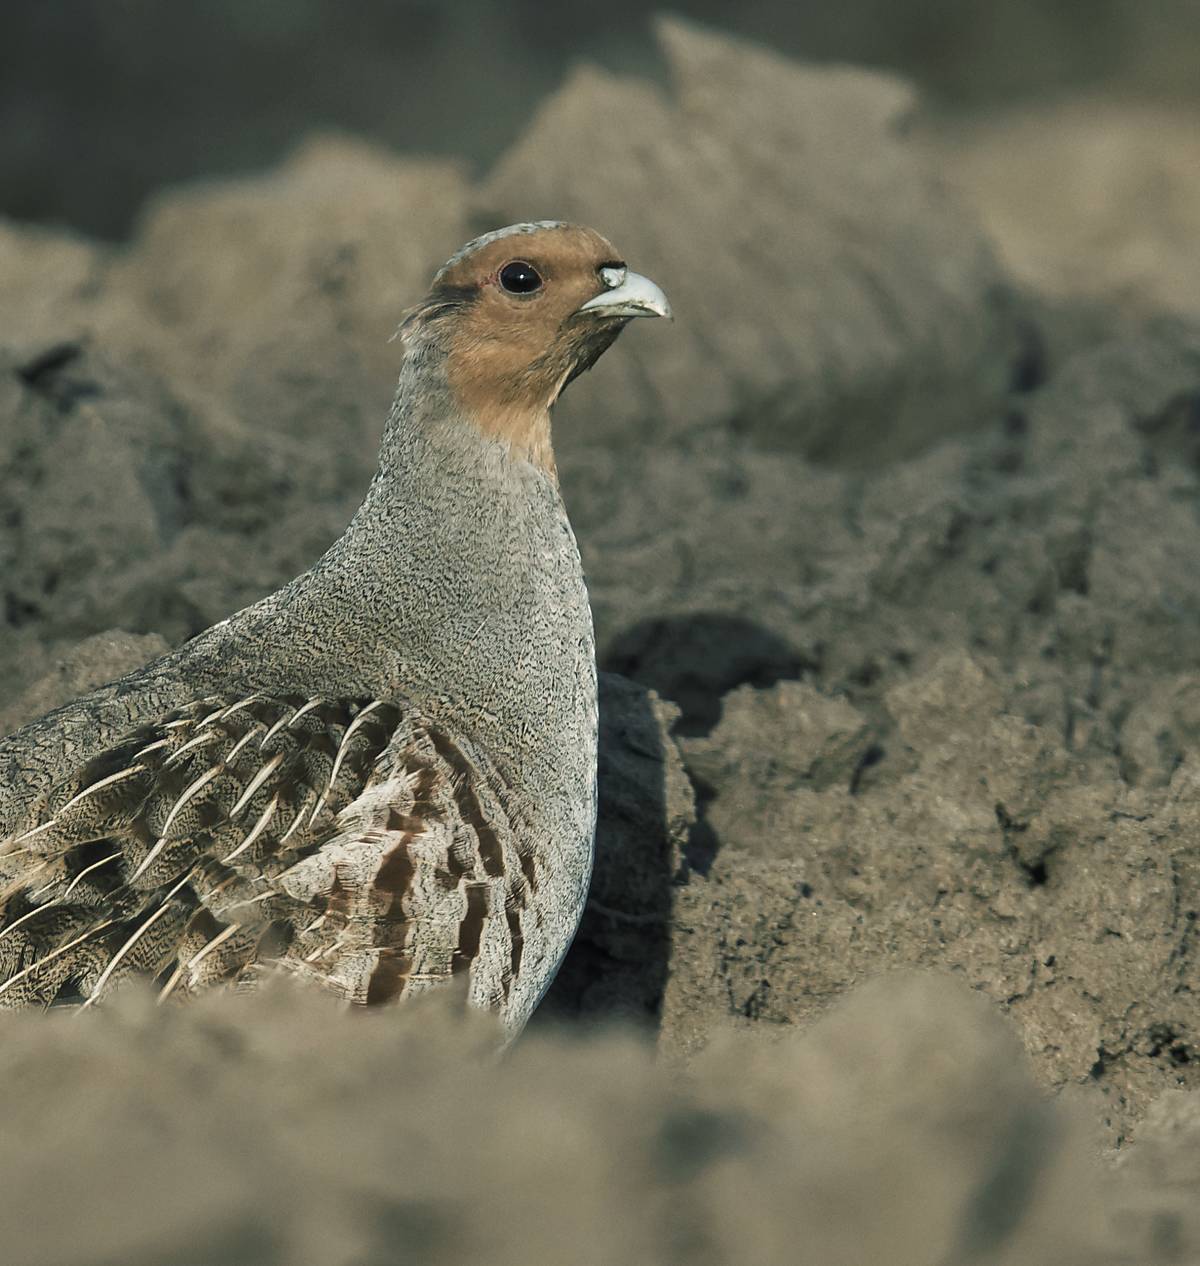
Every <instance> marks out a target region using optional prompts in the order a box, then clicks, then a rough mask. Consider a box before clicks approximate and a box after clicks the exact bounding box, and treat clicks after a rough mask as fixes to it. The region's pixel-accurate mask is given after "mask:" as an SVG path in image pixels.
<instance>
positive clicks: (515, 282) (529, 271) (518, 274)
mask: <svg viewBox="0 0 1200 1266" xmlns="http://www.w3.org/2000/svg"><path fill="white" fill-rule="evenodd" d="M500 284H501V285H502V286H503V287H504V289H505V290H507V291H508V292H509V294H514V295H530V294H533V292H534V291H535V290H540V289H541V288H542V277H541V274H540V273H539V272H538V270H537V269H536V268H534V266H533V265H532V264H527V263H525V261H524V260H523V259H514V260H513V262H512V263H511V264H505V265H504V267H503V268H502V269H500Z"/></svg>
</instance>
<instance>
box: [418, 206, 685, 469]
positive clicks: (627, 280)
mask: <svg viewBox="0 0 1200 1266" xmlns="http://www.w3.org/2000/svg"><path fill="white" fill-rule="evenodd" d="M669 313H670V309H669V308H668V306H667V302H666V299H665V297H664V296H663V294H662V292H661V291H660V290H659V289H658V287H657V286H655V285H654V284H653V283H652V282H649V281H647V279H646V278H644V277H639V276H638V275H637V274H636V273H630V272H629V271H628V269H627V268H626V266H625V263H624V261H623V260H622V259H621V257H620V255H619V254H618V252H617V251H616V249H615V248H614V247H613V245H612V244H611V243H610V242H608V241H607V240H606V239H605V238H603V237H601V236H600V234H599V233H597V232H595V231H594V230H593V229H589V228H583V227H580V226H577V225H571V224H557V223H543V224H531V225H518V226H515V227H513V228H511V229H503V230H500V231H499V232H498V233H493V234H487V235H486V236H484V237H482V238H478V239H476V241H474V242H472V243H470V244H468V245H467V246H466V247H464V248H463V250H462V251H460V252H459V253H458V254H457V255H456V256H455V257H454V258H453V259H451V260H450V262H449V263H448V264H447V265H446V266H445V267H444V268H443V269H442V270H441V271H440V272H439V273H438V274H437V276H436V277H435V278H434V283H433V286H432V288H431V290H430V292H429V294H428V295H427V296H426V298H425V300H424V301H423V302H422V303H421V304H420V305H418V307H417V308H415V309H414V310H413V311H412V313H411V314H410V315H409V316H408V318H407V320H406V321H405V323H404V325H403V326H402V327H401V329H402V335H403V337H404V338H405V340H406V342H410V343H411V342H415V341H433V342H435V343H436V345H437V346H439V347H440V348H441V349H442V351H443V352H444V354H445V358H446V378H447V382H448V384H449V386H450V388H451V391H452V392H453V393H454V395H455V397H456V401H457V403H458V405H459V407H460V408H461V409H462V411H463V412H464V414H466V415H467V416H468V417H470V418H472V419H473V420H474V421H476V423H477V424H478V425H479V426H480V428H481V429H483V430H484V431H485V432H487V433H488V434H492V435H495V436H498V437H501V438H508V439H510V440H511V441H513V442H522V437H525V436H526V435H528V434H532V432H533V431H534V430H536V429H537V428H538V427H539V426H542V425H543V420H544V419H545V418H546V416H547V414H548V411H549V409H550V406H551V405H552V404H553V403H554V401H555V400H556V399H557V398H558V395H559V393H560V392H561V391H562V389H563V387H564V386H565V385H566V384H567V383H568V382H569V381H570V380H571V379H572V378H574V377H575V376H576V375H577V374H580V373H582V372H583V371H584V370H585V369H590V368H591V366H592V365H593V364H595V362H596V360H597V359H598V358H599V357H600V355H601V354H602V353H603V352H604V351H605V349H606V348H608V347H609V346H610V345H611V343H612V341H613V340H614V339H615V338H616V337H617V335H618V334H619V333H620V332H621V330H622V329H623V328H624V327H625V325H626V324H627V323H628V321H629V320H630V319H631V318H632V317H635V316H667V315H669ZM548 442H549V441H548V432H547V439H546V444H547V446H548Z"/></svg>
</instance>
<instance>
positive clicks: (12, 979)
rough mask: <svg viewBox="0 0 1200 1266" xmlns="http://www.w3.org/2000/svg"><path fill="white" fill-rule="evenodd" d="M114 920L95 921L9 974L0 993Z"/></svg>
mask: <svg viewBox="0 0 1200 1266" xmlns="http://www.w3.org/2000/svg"><path fill="white" fill-rule="evenodd" d="M115 922H116V920H115V919H105V920H104V922H103V923H97V924H96V926H95V927H93V928H88V930H87V931H86V932H84V933H82V934H81V935H80V936H77V937H76V938H75V939H74V940H73V941H68V942H67V943H66V944H65V945H60V946H59V947H58V949H56V950H51V951H50V953H49V954H43V955H42V957H41V958H39V959H38V960H37V962H36V963H30V964H29V966H28V967H26V968H25V969H24V970H23V971H19V972H17V974H16V975H15V976H10V977H9V978H8V979H7V980H6V981H5V982H4V984H2V985H0V994H5V993H7V992H8V991H9V990H10V989H11V988H12V987H13V985H15V984H17V983H18V982H20V981H22V980H24V979H25V977H26V976H29V975H31V974H32V973H33V972H36V971H40V970H41V969H42V968H43V967H45V966H46V964H47V963H52V962H53V961H54V960H55V959H56V958H61V957H62V956H63V955H64V954H66V953H67V952H68V951H70V950H73V949H74V948H75V946H76V945H82V944H83V943H84V941H88V940H91V938H92V937H93V936H98V935H99V934H100V933H101V932H103V931H104V929H105V928H110V927H112V925H113V924H114V923H115Z"/></svg>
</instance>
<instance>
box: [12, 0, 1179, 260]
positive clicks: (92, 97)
mask: <svg viewBox="0 0 1200 1266" xmlns="http://www.w3.org/2000/svg"><path fill="white" fill-rule="evenodd" d="M658 7H659V6H655V5H653V4H650V3H642V2H640V0H609V2H608V3H606V4H602V5H599V4H596V5H593V4H588V5H566V4H563V5H552V4H544V3H541V2H540V0H448V2H439V0H357V2H356V3H354V4H352V5H346V4H342V3H338V0H257V2H256V3H253V4H244V3H240V2H239V0H211V2H210V3H205V4H196V3H173V4H170V5H163V4H160V3H156V0H35V2H33V3H30V2H28V0H25V2H21V0H17V2H15V3H9V4H6V5H5V6H4V38H3V40H0V213H3V214H6V215H11V216H15V217H18V218H21V219H29V220H42V221H48V222H53V223H57V224H63V225H70V226H72V227H75V228H78V229H81V230H83V231H85V232H87V233H89V234H94V235H99V236H101V237H107V238H122V237H124V236H126V235H127V234H128V233H129V231H130V226H131V222H132V220H133V217H134V216H135V215H136V213H137V210H138V207H139V206H140V205H141V203H142V201H143V200H144V199H145V197H146V196H147V194H148V193H150V192H151V191H152V190H154V189H155V188H156V187H157V186H159V185H161V184H164V183H168V182H174V181H179V180H184V179H188V178H191V177H197V176H208V175H219V174H227V173H234V172H245V171H252V170H256V169H258V168H261V167H263V166H266V165H268V164H271V163H274V162H276V161H278V160H279V159H280V158H282V157H283V156H284V155H285V154H286V152H287V151H288V150H289V149H290V148H291V147H292V146H293V145H294V144H295V143H296V142H297V140H298V139H299V138H300V137H302V136H304V135H305V134H306V133H307V132H309V131H311V130H312V129H314V128H317V127H337V128H340V129H345V130H347V131H350V132H353V133H356V134H359V135H361V136H363V137H367V138H372V139H375V140H378V141H381V142H383V143H385V144H386V145H388V146H390V147H392V148H394V149H396V150H399V151H402V152H410V153H413V152H417V153H439V154H458V155H461V156H462V157H463V158H465V159H466V160H468V161H469V162H471V163H473V164H476V165H483V166H486V165H487V164H488V163H489V162H491V161H492V160H493V159H494V158H495V157H496V155H497V154H498V153H499V152H500V151H501V150H502V149H503V148H504V147H505V146H507V145H508V144H509V143H510V142H511V141H512V140H513V138H514V137H515V136H516V135H517V134H518V132H519V131H520V130H521V128H522V127H523V125H524V124H525V122H526V121H527V119H528V118H529V116H530V115H531V114H532V112H533V111H534V110H535V108H536V107H537V104H538V102H539V101H540V100H542V99H543V98H544V97H545V96H546V94H547V93H548V92H550V91H551V90H552V89H554V88H555V87H556V86H557V85H558V84H559V82H560V81H561V80H562V78H563V76H564V74H565V73H566V71H567V70H568V68H569V67H570V66H571V65H573V64H574V63H577V62H579V61H581V60H586V61H589V62H595V63H598V64H600V65H602V66H605V67H607V68H609V69H611V70H614V71H618V72H621V73H636V74H638V75H639V76H647V77H651V78H659V79H661V78H662V77H663V74H664V68H663V64H662V58H661V55H660V53H659V52H658V49H657V46H656V44H655V41H654V39H653V36H652V31H651V16H652V14H653V13H654V12H655V10H656V8H658ZM668 8H669V9H670V11H672V12H675V13H678V14H679V15H681V16H685V17H691V18H694V19H697V20H700V21H703V22H706V23H711V24H713V25H716V26H718V27H720V28H722V29H724V30H727V31H731V32H736V33H739V34H742V35H746V36H749V37H751V38H753V39H755V40H757V41H760V42H762V43H764V44H766V45H767V46H769V47H771V48H774V49H776V50H777V51H779V52H781V53H784V54H787V55H790V56H794V57H799V58H803V59H811V60H814V61H818V62H850V63H856V64H860V65H865V66H872V67H878V68H882V69H887V70H892V71H895V72H898V73H900V74H902V75H904V76H906V77H908V78H910V79H911V80H912V81H913V82H914V83H915V84H916V85H917V86H918V87H919V89H920V90H921V94H922V101H923V107H924V109H925V110H926V111H927V112H929V114H930V115H931V116H934V117H943V118H944V117H947V116H948V117H952V118H970V119H979V118H981V117H986V116H988V115H989V114H994V113H996V112H1003V111H1005V110H1010V109H1013V108H1015V107H1019V106H1023V105H1043V104H1046V103H1051V102H1058V101H1061V100H1062V99H1063V98H1068V97H1073V96H1079V95H1081V94H1088V95H1094V94H1097V93H1099V94H1102V95H1103V96H1105V97H1108V98H1112V99H1114V100H1120V101H1123V102H1128V103H1130V104H1131V105H1142V106H1144V105H1146V104H1147V103H1150V104H1164V103H1165V104H1176V105H1183V106H1190V107H1193V108H1194V107H1195V106H1196V104H1197V102H1198V101H1200V75H1198V74H1197V65H1198V63H1200V4H1197V3H1195V0H839V3H836V4H829V3H825V2H824V0H744V2H743V3H739V4H729V3H725V2H724V0H680V2H679V3H676V4H674V5H671V6H668Z"/></svg>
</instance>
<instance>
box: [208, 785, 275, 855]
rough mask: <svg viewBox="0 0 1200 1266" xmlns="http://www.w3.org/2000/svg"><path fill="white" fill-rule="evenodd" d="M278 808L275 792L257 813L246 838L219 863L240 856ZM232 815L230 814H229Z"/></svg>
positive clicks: (265, 826)
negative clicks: (265, 805) (256, 817)
mask: <svg viewBox="0 0 1200 1266" xmlns="http://www.w3.org/2000/svg"><path fill="white" fill-rule="evenodd" d="M278 808H279V793H278V792H276V793H275V794H274V795H273V796H272V797H271V799H270V800H269V801H268V802H267V807H266V808H265V809H264V810H263V811H262V813H260V814H259V815H258V821H257V822H255V824H254V825H253V826H252V827H251V828H250V830H249V832H248V833H247V835H246V838H245V839H244V840H243V841H242V842H241V843H240V844H239V845H238V846H237V848H235V849H234V850H233V852H232V853H227V854H226V855H225V856H224V857H222V858H221V865H223V866H226V865H228V864H229V863H230V862H231V861H233V859H234V858H235V857H240V856H241V855H242V854H243V853H244V852H245V851H246V850H247V849H248V848H249V847H250V846H251V845H252V844H253V843H254V841H255V840H256V839H258V837H259V836H260V835H261V834H262V833H263V832H264V831H265V830H266V829H267V824H268V823H269V822H270V821H271V819H272V818H273V817H274V816H275V810H276V809H278ZM231 816H232V815H231Z"/></svg>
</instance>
